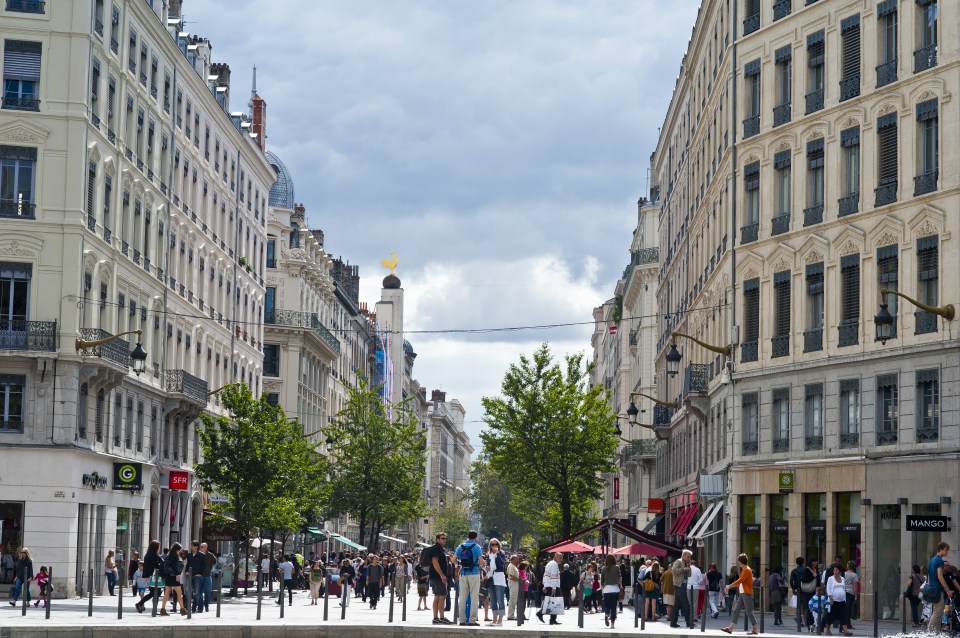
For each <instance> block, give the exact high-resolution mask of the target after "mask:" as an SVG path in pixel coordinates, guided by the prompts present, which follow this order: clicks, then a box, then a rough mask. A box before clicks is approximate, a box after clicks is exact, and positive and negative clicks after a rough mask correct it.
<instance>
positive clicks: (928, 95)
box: [917, 89, 934, 102]
mask: <svg viewBox="0 0 960 638" xmlns="http://www.w3.org/2000/svg"><path fill="white" fill-rule="evenodd" d="M933 96H934V94H933V91H931V90H929V89H927V90H926V91H923V92H922V93H921V94H920V95H918V96H917V101H918V102H923V101H924V100H929V99H930V98H932V97H933Z"/></svg>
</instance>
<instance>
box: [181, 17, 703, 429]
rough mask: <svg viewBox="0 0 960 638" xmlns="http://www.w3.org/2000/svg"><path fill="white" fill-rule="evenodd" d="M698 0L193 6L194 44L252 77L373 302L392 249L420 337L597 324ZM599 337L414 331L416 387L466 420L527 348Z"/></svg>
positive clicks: (307, 191)
mask: <svg viewBox="0 0 960 638" xmlns="http://www.w3.org/2000/svg"><path fill="white" fill-rule="evenodd" d="M698 5H699V0H673V1H672V2H663V0H620V1H612V0H611V1H603V0H589V1H577V2H574V1H569V2H567V1H560V0H554V1H549V0H479V1H478V0H471V1H467V0H407V1H405V2H400V1H396V0H376V1H368V0H349V1H347V0H343V1H338V2H333V1H328V0H274V1H273V2H271V3H264V2H262V1H260V0H184V7H183V13H184V17H185V19H186V21H187V23H188V24H187V27H186V28H187V30H188V31H190V32H191V33H195V34H198V35H202V36H205V37H208V38H210V40H211V42H212V43H213V53H214V59H215V61H219V62H227V63H228V64H230V67H231V70H232V82H233V86H232V87H231V88H232V91H231V92H232V104H231V109H232V110H239V109H241V108H245V104H246V100H247V96H248V95H249V87H250V76H251V72H250V70H251V68H252V67H253V65H256V66H257V89H258V92H259V93H260V95H261V96H263V97H264V99H265V100H266V101H267V104H268V110H267V146H268V147H269V148H270V149H271V150H272V151H274V152H275V153H277V155H278V156H279V157H280V158H281V159H282V160H283V161H284V162H285V163H286V165H287V167H288V168H289V169H290V170H291V172H292V173H293V178H294V181H295V184H296V199H297V201H298V202H302V203H303V204H304V205H305V206H306V208H307V215H308V222H309V224H310V226H311V227H313V228H316V227H320V228H322V229H323V230H324V232H325V242H326V248H327V251H328V252H329V253H330V254H332V255H333V256H343V257H344V258H346V259H348V260H349V261H350V262H351V263H353V264H357V265H359V266H360V273H361V276H362V277H363V279H362V287H361V298H362V299H363V300H366V301H368V302H369V303H371V305H372V303H373V302H375V301H376V300H377V299H378V298H379V295H380V282H381V280H382V278H383V276H384V275H385V274H386V272H385V271H384V270H383V268H382V267H381V266H380V260H381V259H383V258H386V257H389V255H390V252H391V251H396V253H397V255H398V258H399V262H400V265H399V267H398V268H397V275H398V276H399V277H400V278H401V279H402V281H403V288H404V291H405V293H406V309H407V313H406V327H407V328H408V330H410V331H411V332H412V331H417V330H424V331H438V330H443V331H445V330H452V331H454V330H457V329H472V328H491V327H515V326H530V325H543V324H557V323H573V322H588V321H590V320H591V319H592V316H591V309H592V308H593V307H594V306H597V305H599V304H600V303H602V302H603V301H604V300H605V299H608V298H610V297H611V296H612V295H613V288H614V284H615V282H616V280H617V278H618V277H619V276H620V274H621V273H622V271H623V268H624V266H625V265H626V262H627V258H628V250H629V244H630V236H631V232H632V229H633V226H634V224H635V222H636V201H637V199H638V197H640V196H641V195H643V194H645V193H646V192H647V188H648V183H647V166H648V163H649V156H650V153H651V152H652V150H653V148H654V144H655V141H656V137H657V130H658V127H659V126H660V124H661V122H662V121H663V116H664V112H665V110H666V107H667V105H668V103H669V100H670V94H671V91H672V89H673V86H674V82H675V79H676V75H677V71H678V70H679V65H680V61H681V58H682V56H683V52H684V50H685V48H686V45H687V41H688V39H689V35H690V32H691V29H692V27H693V23H694V19H695V17H696V11H697V7H698ZM591 331H592V327H591V326H589V325H586V326H578V327H568V328H557V329H551V330H525V331H516V332H503V333H486V334H472V335H465V334H458V333H456V332H451V333H448V334H416V333H411V334H408V335H407V338H408V339H409V340H410V341H411V342H412V344H413V346H414V349H415V350H416V352H417V354H418V357H417V361H416V366H415V369H414V372H415V376H416V378H417V379H418V380H419V381H420V383H421V385H424V386H426V387H427V389H428V394H429V390H432V389H434V388H441V389H443V390H445V391H447V396H448V398H458V399H459V400H460V401H461V403H463V404H464V406H465V407H466V409H467V419H468V421H470V423H468V424H467V427H468V431H469V432H470V434H471V437H472V438H473V439H474V441H475V444H476V447H479V444H478V439H477V433H478V432H479V430H480V428H481V427H482V424H481V423H480V422H479V421H480V419H481V418H482V408H481V405H480V398H481V397H482V396H484V395H493V394H496V393H498V391H499V387H500V382H501V380H502V378H503V373H504V372H505V370H506V367H507V365H508V364H509V363H511V362H514V361H516V360H517V357H518V356H519V355H520V354H521V353H529V352H531V351H533V350H534V349H535V348H536V347H537V346H538V345H539V344H540V343H542V342H543V341H549V342H550V343H551V346H552V347H553V349H554V350H555V352H557V353H564V352H574V351H578V350H582V351H589V350H590V334H591Z"/></svg>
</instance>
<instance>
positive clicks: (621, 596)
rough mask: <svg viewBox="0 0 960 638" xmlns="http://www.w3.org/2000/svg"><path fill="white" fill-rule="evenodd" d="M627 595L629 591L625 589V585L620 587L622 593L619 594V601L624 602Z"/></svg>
mask: <svg viewBox="0 0 960 638" xmlns="http://www.w3.org/2000/svg"><path fill="white" fill-rule="evenodd" d="M626 595H627V590H626V589H624V588H623V585H620V593H619V594H617V600H619V601H623V599H624V598H625V597H626Z"/></svg>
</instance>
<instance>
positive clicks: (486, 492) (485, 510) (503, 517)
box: [470, 453, 538, 549]
mask: <svg viewBox="0 0 960 638" xmlns="http://www.w3.org/2000/svg"><path fill="white" fill-rule="evenodd" d="M518 500H519V499H514V498H513V496H512V494H511V491H510V486H509V485H507V484H506V483H505V482H504V481H503V479H501V478H500V475H499V474H497V472H496V471H495V470H494V469H493V468H492V467H490V458H489V455H488V454H486V453H481V454H480V456H478V457H477V459H476V460H475V461H474V462H473V463H472V464H471V465H470V507H471V509H472V510H473V511H474V512H476V513H477V514H479V515H480V520H481V526H482V528H483V532H484V534H485V535H486V536H488V537H493V536H498V537H500V539H501V540H505V539H506V537H509V539H510V545H511V546H512V547H513V548H514V549H516V548H517V547H520V539H521V537H522V536H523V535H524V534H528V533H529V532H530V531H532V529H533V526H532V525H531V521H530V518H529V517H527V516H525V515H524V514H523V513H522V512H523V511H529V512H534V511H538V510H537V509H529V510H527V509H524V510H521V511H518V510H517V509H516V506H517V505H518V504H519V503H518Z"/></svg>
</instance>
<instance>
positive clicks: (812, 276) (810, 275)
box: [806, 261, 823, 330]
mask: <svg viewBox="0 0 960 638" xmlns="http://www.w3.org/2000/svg"><path fill="white" fill-rule="evenodd" d="M806 280H807V281H806V283H807V307H808V312H807V330H820V329H822V328H823V262H822V261H821V262H818V263H816V264H808V265H807V272H806Z"/></svg>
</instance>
